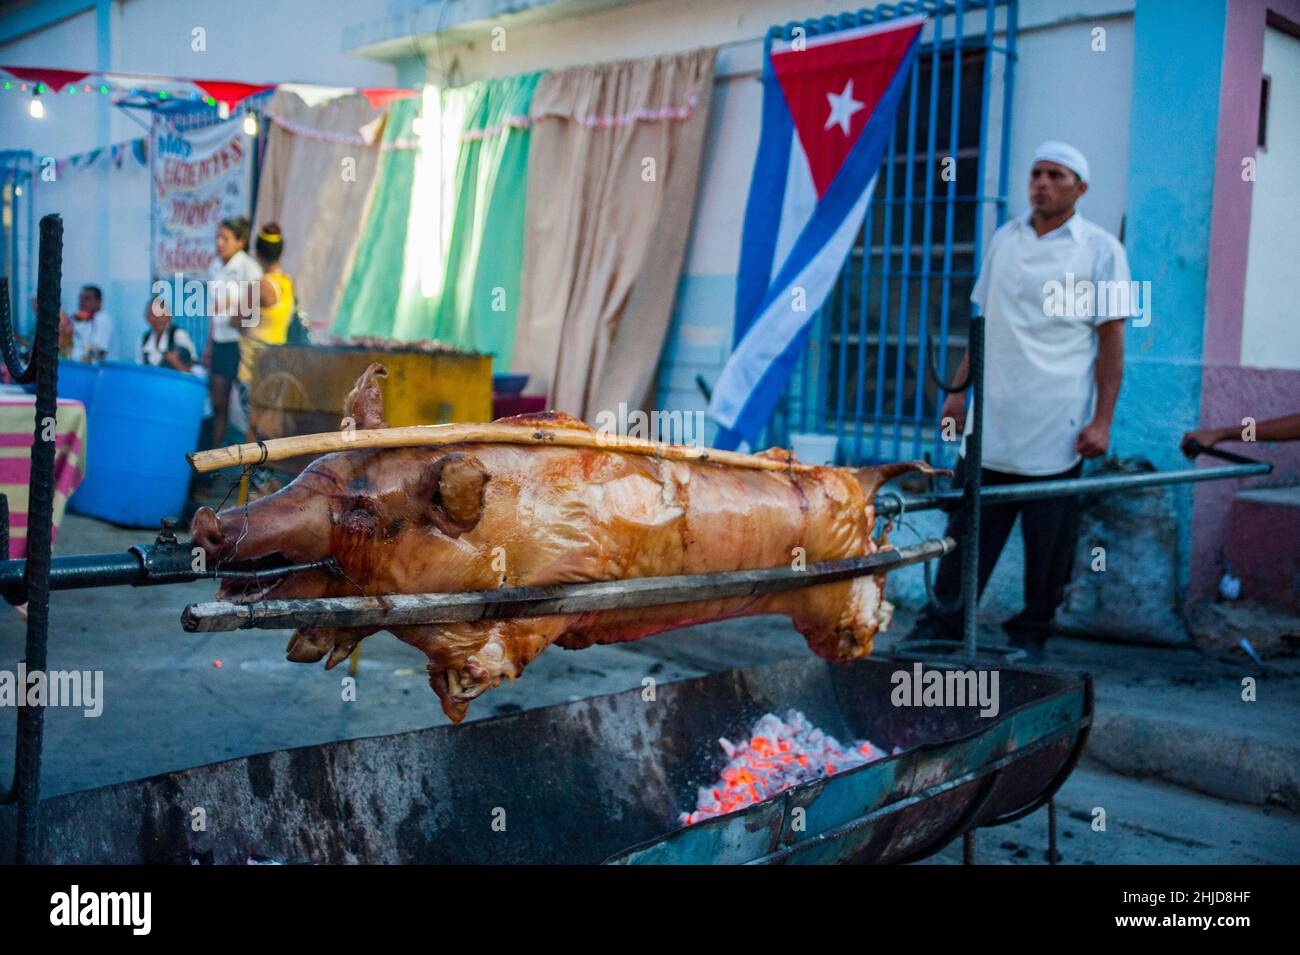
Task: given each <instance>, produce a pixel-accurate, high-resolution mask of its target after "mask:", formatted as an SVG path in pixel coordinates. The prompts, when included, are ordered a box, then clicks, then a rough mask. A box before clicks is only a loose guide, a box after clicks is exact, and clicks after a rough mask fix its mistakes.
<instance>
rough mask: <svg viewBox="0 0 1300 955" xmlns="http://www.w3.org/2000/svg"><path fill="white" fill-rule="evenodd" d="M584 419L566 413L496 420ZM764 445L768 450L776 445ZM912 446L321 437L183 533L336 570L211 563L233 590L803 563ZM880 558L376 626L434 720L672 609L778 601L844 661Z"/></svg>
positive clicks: (873, 590) (365, 416)
mask: <svg viewBox="0 0 1300 955" xmlns="http://www.w3.org/2000/svg"><path fill="white" fill-rule="evenodd" d="M382 373H383V369H382V367H381V366H379V365H373V366H371V368H370V369H368V370H367V372H366V374H365V375H363V376H362V378H361V379H360V380H359V381H358V383H357V387H356V388H355V389H353V391H352V393H351V394H350V395H349V396H348V401H347V403H346V405H345V407H344V422H345V423H344V427H351V426H355V427H356V428H378V427H383V426H384V425H383V405H382V399H381V397H380V393H379V386H378V381H377V378H378V376H380V375H382ZM506 420H507V421H517V422H521V423H527V424H528V425H529V426H530V427H535V428H540V429H562V428H578V429H584V430H587V431H590V430H591V429H590V428H588V426H587V425H586V424H584V423H582V422H581V421H578V420H577V419H574V418H571V417H569V416H568V415H564V414H557V413H553V412H552V413H548V414H542V415H529V416H523V417H521V418H515V419H506ZM766 455H767V456H769V457H773V456H774V457H777V458H779V459H780V460H782V461H788V460H790V459H789V455H788V453H787V452H784V451H780V450H773V451H768V452H766ZM917 470H920V471H928V470H929V469H928V468H927V466H926V465H924V464H921V463H919V462H910V463H901V464H892V465H886V466H882V467H873V468H856V469H850V468H833V467H817V468H812V469H808V470H794V469H792V468H791V469H785V468H782V469H780V470H755V469H751V468H744V467H736V466H730V465H723V464H718V463H712V462H701V461H675V460H667V459H664V458H659V457H653V456H649V455H645V454H637V453H629V452H623V451H619V450H617V448H616V447H614V448H611V449H609V450H604V449H600V450H597V449H590V448H567V447H537V446H532V447H529V446H520V445H513V444H486V443H485V444H460V445H450V446H442V447H428V448H386V449H373V448H372V449H357V450H351V451H343V452H339V453H335V454H327V455H325V456H323V457H320V458H318V459H317V460H316V461H314V462H313V463H312V464H311V465H309V466H308V467H307V468H306V469H305V470H304V471H303V472H302V473H301V474H300V475H299V476H298V477H297V478H296V479H295V480H294V481H293V482H292V483H290V484H288V485H287V486H285V487H284V488H282V489H281V490H279V491H277V492H275V493H274V494H271V495H269V496H267V497H265V498H262V499H261V500H258V501H255V502H253V503H252V504H250V505H248V506H246V507H232V508H229V509H227V510H224V511H222V512H221V513H220V514H217V513H215V512H214V511H213V510H212V509H211V508H201V509H200V510H199V511H198V513H197V514H196V515H195V516H194V521H193V525H192V527H191V533H192V535H193V538H194V542H195V543H196V544H198V545H199V546H201V547H203V548H204V550H205V552H206V554H207V556H208V558H209V561H210V562H213V561H217V562H220V561H239V562H241V563H242V562H256V563H257V564H260V565H262V566H275V565H286V564H300V563H307V562H311V561H318V560H321V559H322V558H325V557H329V556H332V557H334V558H335V560H336V561H337V563H338V565H339V566H340V567H341V569H342V573H341V574H330V573H328V572H327V571H324V570H317V569H312V570H306V571H299V572H297V573H293V574H290V575H288V576H284V577H281V578H278V579H277V580H276V581H275V582H274V583H271V584H269V585H267V586H260V587H259V586H253V585H250V584H248V583H247V582H246V581H245V582H236V581H233V580H228V581H226V582H224V583H223V584H222V586H221V589H220V591H219V593H218V597H219V599H222V600H229V601H235V602H252V601H256V600H262V599H267V598H275V599H294V598H308V597H325V596H355V595H357V594H359V593H364V594H368V595H378V594H398V593H401V594H410V593H439V592H441V593H446V592H457V591H468V590H489V589H492V588H496V587H503V586H509V587H521V586H541V585H547V584H567V583H579V582H588V581H602V580H618V579H623V578H631V577H658V576H665V575H676V574H701V573H716V572H722V571H734V570H745V569H754V568H766V567H778V566H789V565H791V564H792V563H793V562H795V561H804V562H806V563H808V564H811V563H814V562H817V561H825V560H835V559H838V558H844V557H856V556H862V555H866V554H872V553H875V552H877V551H879V550H881V549H883V548H886V547H888V546H889V545H888V544H887V543H886V542H885V540H884V536H883V534H882V535H881V536H880V539H879V540H873V538H872V531H873V527H874V524H875V510H874V508H873V506H872V498H873V496H874V494H875V492H876V489H877V488H878V487H879V486H880V485H881V484H882V483H883V482H885V481H887V480H889V479H890V478H892V477H894V476H896V475H899V474H902V473H904V472H907V471H917ZM883 588H884V574H878V575H871V576H864V577H859V578H855V579H853V580H848V581H843V582H838V583H829V584H820V585H815V586H810V587H806V588H803V589H799V590H791V591H786V592H783V593H775V594H767V595H761V596H754V597H732V598H725V599H712V600H701V601H697V602H693V603H684V604H675V605H671V606H662V607H645V608H640V609H628V610H605V611H596V612H591V613H580V614H569V615H554V616H541V617H532V618H518V619H508V620H489V621H482V622H473V623H451V624H437V625H426V626H394V627H392V632H393V633H394V634H395V635H396V636H397V637H398V638H400V639H401V640H403V641H405V642H406V643H409V644H411V645H412V646H414V647H417V648H419V649H420V650H422V651H424V653H425V655H426V656H427V657H428V661H429V662H428V671H429V683H430V685H431V686H432V687H433V689H434V691H435V692H437V694H438V696H439V698H440V699H441V701H442V708H443V710H444V711H445V712H446V714H447V715H448V717H450V718H451V719H452V720H454V721H456V722H459V721H460V720H462V719H463V718H464V717H465V713H466V710H467V708H468V706H469V703H470V701H471V700H473V699H474V698H475V697H477V696H479V695H480V694H482V693H483V692H484V691H486V690H489V689H491V688H493V687H495V686H497V685H499V684H500V683H501V681H502V680H512V681H513V680H514V679H515V678H516V677H517V676H519V675H520V674H521V673H522V672H523V670H524V667H526V666H527V665H528V664H529V662H531V661H532V660H533V658H534V657H536V656H537V655H538V654H539V653H541V652H542V651H543V650H545V649H546V648H547V647H549V646H550V645H551V644H558V645H559V646H561V647H564V648H565V649H569V650H576V649H581V648H583V647H588V646H591V645H592V644H594V643H619V642H622V641H626V640H636V639H639V638H641V637H645V636H649V635H650V634H654V633H660V632H662V631H665V630H671V629H673V628H675V627H684V626H689V625H691V624H698V623H705V622H708V621H713V620H723V619H727V618H731V617H742V616H749V615H755V614H783V615H786V616H789V617H790V618H791V619H792V620H793V622H794V625H795V627H796V628H797V629H798V630H799V632H800V633H801V634H803V636H804V637H805V638H806V639H807V641H808V645H809V647H810V648H811V649H812V651H813V652H814V653H816V654H817V655H818V656H821V657H825V658H826V659H829V660H834V661H838V662H847V661H849V660H852V659H854V658H856V657H860V656H864V655H865V654H867V653H870V651H871V644H872V639H873V637H874V635H875V633H876V631H877V630H879V629H883V628H885V627H887V626H888V624H889V619H890V614H891V612H892V607H891V605H890V604H889V603H888V602H887V601H886V600H885V599H884V597H883ZM374 632H375V630H374V629H373V628H368V627H361V628H332V629H327V628H304V629H300V630H298V631H296V632H295V633H294V634H293V637H292V638H291V639H290V641H289V646H288V657H289V659H290V660H295V661H299V662H305V663H306V662H314V661H317V660H320V659H321V658H323V657H324V658H327V659H326V664H325V666H326V668H327V669H328V668H331V667H333V666H336V665H337V664H338V663H340V662H341V661H343V660H344V659H346V658H347V657H348V655H349V654H351V652H352V650H353V649H354V648H355V647H356V646H357V644H358V643H359V642H360V641H361V640H362V639H363V638H365V637H367V636H369V635H370V634H371V633H374Z"/></svg>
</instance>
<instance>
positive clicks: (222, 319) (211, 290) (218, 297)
mask: <svg viewBox="0 0 1300 955" xmlns="http://www.w3.org/2000/svg"><path fill="white" fill-rule="evenodd" d="M261 278H262V267H261V266H260V265H258V264H257V262H256V261H254V259H253V257H252V256H251V255H249V254H248V253H247V252H245V251H244V250H243V249H240V250H239V251H238V252H236V253H235V254H234V255H232V256H231V257H230V261H228V262H224V263H223V262H222V261H221V260H220V259H213V260H212V273H211V277H210V280H209V282H208V295H209V298H211V299H212V301H210V302H209V306H208V307H209V309H210V310H211V315H212V326H211V328H212V331H211V332H209V335H210V336H211V338H212V340H213V341H214V342H237V341H239V329H238V328H236V327H234V326H233V325H231V324H230V316H231V315H232V314H239V311H238V309H239V307H240V303H244V304H249V303H251V305H252V306H253V308H257V307H259V306H260V303H261V289H260V286H256V285H255V284H254V283H258V282H260V281H261Z"/></svg>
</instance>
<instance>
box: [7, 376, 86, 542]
mask: <svg viewBox="0 0 1300 955" xmlns="http://www.w3.org/2000/svg"><path fill="white" fill-rule="evenodd" d="M35 415H36V399H35V397H33V396H32V395H24V394H0V494H4V495H5V496H6V497H8V498H9V556H10V557H12V558H17V557H26V556H27V500H28V494H29V490H30V489H29V487H28V483H29V479H30V477H31V469H32V459H31V454H32V450H31V449H32V431H33V428H34V426H35V423H36V418H35ZM85 447H86V408H85V405H83V404H82V403H81V402H80V401H72V400H71V399H65V398H60V399H59V409H58V413H57V414H56V416H55V422H54V536H55V538H56V539H57V537H58V535H59V523H60V522H61V521H62V520H63V511H64V508H65V507H67V504H68V498H69V497H71V496H72V492H73V491H75V490H76V489H77V486H78V485H80V484H81V479H82V477H83V476H84V475H85V473H86V459H85V453H84V448H85Z"/></svg>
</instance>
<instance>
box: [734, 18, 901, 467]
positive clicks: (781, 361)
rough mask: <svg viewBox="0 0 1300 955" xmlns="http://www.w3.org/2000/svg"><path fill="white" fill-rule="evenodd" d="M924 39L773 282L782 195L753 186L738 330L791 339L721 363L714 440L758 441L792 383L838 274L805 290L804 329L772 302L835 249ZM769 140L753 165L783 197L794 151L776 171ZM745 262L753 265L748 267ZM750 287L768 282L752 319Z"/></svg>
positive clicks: (785, 121) (784, 119)
mask: <svg viewBox="0 0 1300 955" xmlns="http://www.w3.org/2000/svg"><path fill="white" fill-rule="evenodd" d="M919 41H920V34H919V33H918V34H917V37H916V38H915V39H913V41H912V43H911V44H910V45H909V47H908V50H907V53H906V54H905V55H904V57H903V60H902V62H901V63H900V64H899V68H898V71H897V72H896V73H895V74H894V77H893V79H892V80H890V83H889V87H888V88H887V89H886V90H885V93H884V95H883V96H882V97H881V99H880V102H879V103H878V104H877V106H876V109H875V110H874V111H873V113H872V115H871V118H870V119H869V120H868V121H867V125H866V128H864V129H863V131H862V134H861V136H860V137H859V139H858V141H857V143H855V144H854V147H853V150H852V151H851V152H850V153H849V155H848V156H847V157H846V158H845V160H844V165H843V167H841V169H840V171H839V172H838V173H837V174H836V176H835V179H834V181H833V182H832V183H831V185H830V188H828V189H827V190H826V195H825V196H823V197H822V200H821V201H820V202H819V203H818V204H817V209H816V211H815V212H814V213H813V215H812V218H811V219H810V220H809V222H808V224H807V226H805V227H804V230H803V232H801V233H800V235H799V238H798V239H797V240H796V241H795V244H794V247H793V248H792V249H791V250H790V254H789V256H788V257H787V259H786V261H785V263H784V265H782V267H781V270H780V272H779V274H778V275H777V276H776V278H775V279H774V280H773V281H772V283H771V287H770V288H769V287H767V282H766V276H768V275H771V271H770V269H771V255H772V251H771V248H772V245H773V244H774V242H775V236H776V233H777V231H778V228H777V226H778V224H777V223H776V222H775V221H774V220H775V217H776V216H779V214H780V209H781V205H780V202H779V201H777V202H772V201H771V199H770V198H766V196H769V195H770V194H771V193H759V190H758V188H757V186H755V187H752V188H751V190H750V206H749V207H748V208H746V210H745V236H744V243H743V244H742V259H741V270H740V274H739V276H738V284H739V286H741V287H740V288H738V289H737V292H736V301H737V314H736V323H737V328H738V329H739V328H740V327H741V325H742V323H744V325H745V326H746V331H745V335H744V337H748V336H750V335H760V336H761V335H767V334H773V333H778V334H783V335H786V336H787V337H788V341H786V342H785V343H784V347H783V348H782V349H781V351H780V352H779V354H778V355H777V357H776V358H775V359H774V360H772V361H771V362H770V363H769V364H768V365H767V367H766V368H762V369H760V368H757V367H755V368H748V369H746V370H744V372H743V373H741V374H739V375H738V374H737V372H738V371H740V369H739V368H736V367H732V366H733V363H735V362H736V361H737V360H738V359H739V360H742V361H743V357H744V356H743V355H740V354H738V352H739V351H741V349H740V348H739V342H738V347H737V350H736V351H733V352H732V357H731V359H730V360H729V361H728V363H727V367H726V368H724V369H723V373H722V376H721V377H720V378H719V379H718V382H717V384H716V385H715V387H714V393H713V400H712V402H711V403H710V406H709V413H710V415H712V416H713V417H714V418H715V420H718V421H719V422H720V423H721V424H722V426H723V427H722V428H721V429H720V431H719V433H718V437H717V439H716V440H715V442H714V443H715V445H716V446H717V447H720V448H726V449H732V448H735V447H737V446H738V445H739V443H740V442H741V441H742V440H744V441H748V442H749V443H750V444H751V445H752V444H754V442H755V441H756V440H757V438H758V434H759V432H760V431H761V430H762V429H763V426H764V425H765V424H766V423H767V420H768V418H769V417H771V414H772V409H773V408H774V407H775V406H776V402H777V400H778V399H779V398H780V397H781V393H782V392H783V391H784V390H785V387H786V384H787V383H788V382H789V380H790V375H791V372H792V371H793V370H794V366H795V364H796V363H797V361H798V359H799V354H800V353H801V351H802V349H803V347H804V345H805V344H806V342H807V338H808V327H809V325H810V324H811V322H812V319H813V317H814V316H815V315H816V313H817V310H818V309H820V308H821V307H822V305H823V304H824V303H825V301H826V297H827V296H828V295H829V294H830V290H831V288H832V287H833V285H834V280H835V276H834V275H832V276H831V277H830V279H829V280H828V281H822V282H820V283H819V285H818V287H816V288H807V289H805V291H806V298H805V306H806V311H805V312H803V313H800V314H801V315H803V316H805V317H803V318H802V320H801V322H800V324H799V325H798V327H797V328H794V329H793V331H792V330H791V329H790V327H789V323H788V321H787V322H785V323H782V321H781V320H782V319H783V318H788V315H789V310H788V309H773V308H772V306H773V305H774V304H775V303H777V302H778V301H780V300H781V299H783V298H784V299H785V301H786V302H791V291H792V290H791V288H790V286H791V285H792V284H793V283H794V281H795V280H796V279H797V278H798V277H799V275H800V274H801V273H802V272H803V271H804V270H805V269H806V268H807V267H808V266H809V264H810V263H812V262H813V261H814V260H815V259H816V258H817V257H818V256H819V255H821V254H823V253H825V252H827V251H833V250H828V249H827V243H828V242H829V241H830V239H831V237H832V236H834V235H835V233H836V232H837V231H838V230H839V229H840V227H841V226H843V225H845V221H844V220H845V217H846V216H848V215H849V214H850V213H851V212H852V211H853V210H854V206H855V205H856V204H857V200H858V199H860V198H861V197H862V193H863V191H864V190H865V189H867V188H868V186H869V185H870V183H871V181H872V178H873V177H874V176H875V174H876V171H877V170H878V169H879V167H880V161H881V159H882V158H883V156H884V152H885V147H886V145H887V143H888V141H889V131H890V130H891V129H892V128H893V125H894V118H895V115H896V113H897V110H898V103H899V100H900V99H901V97H902V91H903V88H904V86H905V84H906V82H907V80H908V76H909V74H910V73H911V68H912V63H913V61H914V59H915V56H916V50H917V47H918V46H919ZM778 92H779V91H778ZM766 105H767V101H766V99H765V107H766ZM773 121H776V119H775V118H774V119H773ZM767 122H768V113H767V111H766V109H765V111H764V125H765V127H766V124H767ZM780 125H781V126H782V127H784V128H785V129H786V130H789V129H790V128H791V122H790V118H789V111H788V107H786V105H785V103H784V99H782V102H781V117H780ZM767 139H768V137H767V134H766V128H765V129H764V133H763V136H762V137H761V138H760V149H759V154H758V159H757V161H756V163H755V167H756V168H755V171H754V177H755V182H756V183H757V182H758V180H759V178H760V175H761V176H762V177H763V179H764V181H766V180H768V179H769V178H773V177H776V176H778V175H779V177H780V179H781V186H780V189H781V190H782V191H778V192H776V196H777V199H778V200H779V198H780V196H781V195H782V194H783V190H784V180H785V177H786V174H787V167H788V163H789V151H788V148H787V150H786V160H785V162H783V163H781V165H780V167H779V171H778V169H777V168H776V167H775V166H774V165H771V163H773V162H774V161H775V160H774V157H773V155H772V154H770V153H768V154H765V153H764V151H763V148H762V146H763V144H764V143H765V142H767ZM789 140H790V136H789V135H788V134H787V137H786V142H787V143H788V142H789ZM760 165H762V166H763V169H762V170H761V172H760V169H759V168H758V167H759V166H760ZM768 188H769V189H770V188H771V187H770V186H769V187H768ZM756 194H759V195H764V196H765V198H763V199H762V200H761V204H762V205H764V206H766V209H764V210H763V212H766V215H763V214H762V212H759V211H756V210H754V209H753V202H754V199H755V198H756ZM865 212H866V204H863V205H861V207H860V208H859V210H858V219H857V222H856V224H855V228H860V227H861V224H862V216H863V215H865ZM774 213H775V215H774ZM751 223H753V224H754V225H755V227H757V228H759V229H761V231H762V232H764V233H768V235H767V236H765V237H764V239H765V241H766V245H767V249H768V252H767V256H768V261H767V271H764V272H762V273H761V276H760V275H759V274H758V273H757V271H749V269H755V270H756V269H757V264H756V263H757V255H756V253H751V256H752V258H751V259H750V261H746V257H745V253H744V250H745V249H746V248H748V246H749V243H750V242H751V241H752V242H753V243H754V245H755V247H759V246H760V243H761V241H762V240H760V237H758V236H753V237H752V238H751V234H750V228H751ZM760 223H761V224H760ZM846 254H847V253H846ZM840 265H842V261H841V262H839V263H836V269H835V271H836V272H838V269H839V267H840ZM747 266H748V268H746V267H747ZM746 285H750V286H751V287H762V288H764V293H763V294H762V296H761V300H760V304H759V306H758V308H757V309H755V311H754V312H753V313H748V314H750V315H752V317H749V318H746V317H745V316H746V314H747V313H744V312H741V311H740V303H741V301H742V296H746V300H747V301H748V300H749V299H748V296H749V295H752V294H753V293H752V289H751V291H749V292H748V294H747V292H746V289H745V288H744V286H746ZM760 316H761V318H760ZM782 324H784V325H785V327H784V328H777V326H778V325H782ZM765 344H767V345H768V346H769V348H768V349H765V350H769V351H770V346H772V345H779V344H781V343H779V342H766V343H765ZM729 372H730V374H729ZM737 378H740V379H742V380H745V379H748V380H751V381H752V380H754V379H755V378H757V383H756V384H755V385H754V386H753V387H752V389H751V390H749V392H748V394H742V393H738V392H736V391H733V390H732V389H733V388H735V387H737V385H738V382H737V381H736V379H737ZM736 404H739V405H740V408H739V410H738V411H737V412H736V414H735V415H734V419H733V416H732V415H731V414H728V413H727V412H726V410H725V408H726V407H727V406H731V407H734V406H735V405H736Z"/></svg>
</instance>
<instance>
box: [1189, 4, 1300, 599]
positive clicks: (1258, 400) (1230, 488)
mask: <svg viewBox="0 0 1300 955" xmlns="http://www.w3.org/2000/svg"><path fill="white" fill-rule="evenodd" d="M1270 10H1271V11H1273V12H1274V13H1275V14H1277V15H1280V16H1282V17H1285V18H1286V19H1287V20H1290V21H1291V22H1293V23H1297V24H1300V0H1230V2H1229V4H1228V19H1227V23H1226V28H1225V36H1224V50H1223V82H1222V86H1221V89H1220V94H1219V95H1220V99H1219V137H1218V143H1217V148H1216V159H1215V171H1214V200H1213V205H1212V212H1211V223H1210V267H1209V280H1208V284H1207V289H1206V297H1205V337H1204V351H1203V353H1202V362H1203V368H1202V374H1201V416H1200V420H1201V424H1202V425H1204V426H1206V427H1221V426H1224V425H1228V424H1235V423H1238V422H1240V421H1241V420H1242V418H1244V417H1252V418H1254V419H1256V420H1262V419H1264V418H1273V417H1277V416H1278V415H1282V414H1289V413H1293V412H1297V411H1300V371H1291V370H1282V369H1267V368H1247V367H1242V365H1241V329H1242V308H1243V303H1244V301H1245V293H1246V258H1247V252H1248V247H1249V235H1250V201H1251V193H1250V189H1251V184H1250V183H1248V182H1244V181H1243V180H1242V178H1241V169H1242V167H1241V161H1242V159H1243V158H1245V157H1247V156H1254V155H1255V143H1256V137H1257V132H1258V127H1259V84H1260V74H1261V72H1262V65H1263V59H1264V30H1265V27H1266V24H1267V16H1268V12H1269V11H1270ZM1278 280H1279V281H1288V280H1289V278H1285V277H1282V276H1279V277H1278ZM1224 447H1225V450H1231V451H1237V452H1238V453H1241V454H1245V455H1248V456H1250V457H1257V458H1261V459H1265V460H1268V461H1271V462H1273V465H1274V472H1273V474H1271V475H1269V476H1268V477H1266V478H1256V479H1252V480H1249V481H1213V482H1207V483H1205V484H1201V485H1198V486H1197V488H1196V491H1195V496H1194V507H1193V518H1192V555H1191V556H1192V560H1191V578H1190V586H1189V593H1188V599H1189V600H1196V599H1199V598H1202V597H1206V596H1209V595H1210V594H1212V593H1213V592H1214V588H1215V586H1216V583H1217V580H1218V557H1219V554H1220V552H1221V551H1223V550H1224V549H1225V548H1226V545H1227V541H1228V537H1229V535H1230V533H1231V525H1230V521H1229V513H1230V511H1231V508H1232V496H1233V494H1234V493H1235V492H1236V491H1237V490H1239V489H1240V488H1242V487H1245V486H1263V485H1277V484H1285V483H1296V482H1297V481H1300V443H1292V444H1277V445H1261V444H1244V443H1236V444H1228V445H1225V446H1224ZM1202 462H1203V463H1202V466H1214V464H1216V463H1219V462H1215V461H1214V460H1213V459H1210V458H1205V459H1202ZM1266 545H1267V546H1290V547H1292V548H1294V547H1295V543H1294V542H1293V541H1291V542H1283V541H1272V542H1261V546H1266Z"/></svg>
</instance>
